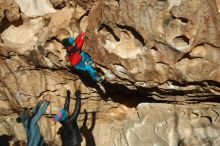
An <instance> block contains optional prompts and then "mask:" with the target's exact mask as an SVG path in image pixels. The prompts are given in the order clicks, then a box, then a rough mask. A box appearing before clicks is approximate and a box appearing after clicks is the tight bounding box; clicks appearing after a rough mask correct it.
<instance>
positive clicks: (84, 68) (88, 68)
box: [73, 51, 97, 80]
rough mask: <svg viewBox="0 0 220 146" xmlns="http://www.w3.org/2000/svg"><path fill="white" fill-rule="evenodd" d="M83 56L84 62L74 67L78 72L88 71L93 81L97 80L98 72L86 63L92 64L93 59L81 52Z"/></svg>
mask: <svg viewBox="0 0 220 146" xmlns="http://www.w3.org/2000/svg"><path fill="white" fill-rule="evenodd" d="M81 56H82V60H81V61H80V62H79V63H77V64H76V65H74V66H73V67H74V68H75V69H76V70H82V71H86V72H88V73H89V75H90V76H91V77H92V79H93V80H96V79H97V74H96V71H95V70H94V68H92V67H91V66H89V65H87V64H85V62H87V63H88V62H90V61H92V60H91V58H90V57H89V55H88V54H86V53H85V52H83V51H82V52H81Z"/></svg>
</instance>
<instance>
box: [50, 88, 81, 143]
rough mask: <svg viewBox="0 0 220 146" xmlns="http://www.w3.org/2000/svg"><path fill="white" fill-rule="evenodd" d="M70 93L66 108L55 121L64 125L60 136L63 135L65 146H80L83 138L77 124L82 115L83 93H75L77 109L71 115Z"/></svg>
mask: <svg viewBox="0 0 220 146" xmlns="http://www.w3.org/2000/svg"><path fill="white" fill-rule="evenodd" d="M70 93H71V92H70V91H69V90H67V96H66V100H65V104H64V108H62V109H60V110H59V111H58V113H57V114H56V115H55V116H54V121H55V122H58V121H59V122H60V123H61V125H62V127H61V128H60V129H59V134H60V135H61V140H62V145H63V146H80V145H81V141H82V137H81V134H80V129H79V127H78V124H77V117H78V115H79V113H80V108H81V99H80V96H81V92H80V90H76V92H75V96H76V103H75V109H74V112H73V113H72V114H71V115H70V114H69V105H70Z"/></svg>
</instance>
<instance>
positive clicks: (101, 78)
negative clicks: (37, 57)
mask: <svg viewBox="0 0 220 146" xmlns="http://www.w3.org/2000/svg"><path fill="white" fill-rule="evenodd" d="M104 80H105V78H104V77H103V76H102V77H97V79H96V81H97V82H98V83H101V82H102V81H104Z"/></svg>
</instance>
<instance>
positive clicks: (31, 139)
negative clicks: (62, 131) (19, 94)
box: [23, 100, 49, 146]
mask: <svg viewBox="0 0 220 146" xmlns="http://www.w3.org/2000/svg"><path fill="white" fill-rule="evenodd" d="M41 104H42V101H41V100H40V101H38V103H37V104H36V105H35V107H34V109H33V111H32V113H33V114H34V117H33V118H31V119H26V120H25V121H24V122H23V125H24V128H25V131H26V134H27V143H28V146H42V145H43V143H44V140H43V137H42V136H41V134H40V128H39V125H38V124H37V122H38V120H39V119H40V117H41V116H42V115H43V114H44V112H45V111H46V109H47V106H48V105H49V101H46V102H45V103H44V104H43V106H42V107H40V106H41Z"/></svg>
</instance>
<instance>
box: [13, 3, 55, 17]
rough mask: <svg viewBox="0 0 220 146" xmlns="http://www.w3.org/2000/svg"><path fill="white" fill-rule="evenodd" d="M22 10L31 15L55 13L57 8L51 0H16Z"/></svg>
mask: <svg viewBox="0 0 220 146" xmlns="http://www.w3.org/2000/svg"><path fill="white" fill-rule="evenodd" d="M15 1H16V3H17V4H18V5H19V7H20V9H21V11H22V12H23V13H24V14H25V15H27V16H30V17H36V16H42V15H45V14H48V13H54V12H55V9H54V8H53V6H52V4H51V3H50V1H49V0H15Z"/></svg>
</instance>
